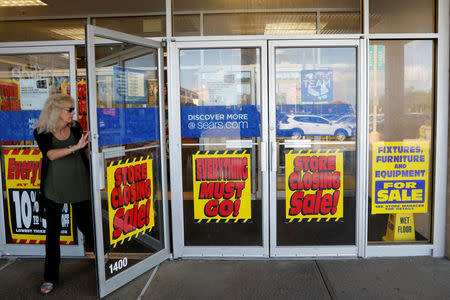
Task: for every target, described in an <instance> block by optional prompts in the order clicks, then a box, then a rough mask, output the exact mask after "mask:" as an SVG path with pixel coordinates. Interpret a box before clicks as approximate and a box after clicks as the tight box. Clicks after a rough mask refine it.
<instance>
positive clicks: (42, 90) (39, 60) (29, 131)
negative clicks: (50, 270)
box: [0, 53, 78, 244]
mask: <svg viewBox="0 0 450 300" xmlns="http://www.w3.org/2000/svg"><path fill="white" fill-rule="evenodd" d="M69 66H70V62H69V54H68V53H52V54H16V55H0V122H1V124H3V125H4V126H2V127H0V155H1V165H2V173H3V174H2V190H3V191H4V194H3V203H2V204H1V205H3V209H4V212H5V224H4V225H3V226H2V228H4V229H5V234H6V243H11V244H29V243H33V244H34V243H44V242H45V219H43V218H41V216H39V215H38V212H39V205H38V202H37V199H38V196H39V193H40V189H39V188H40V163H41V159H42V154H41V152H40V151H39V150H38V147H37V145H36V144H35V142H34V136H33V124H34V123H35V122H36V121H37V119H38V118H39V115H40V112H41V109H42V108H43V106H44V103H45V101H46V100H47V98H48V97H49V96H50V95H51V94H55V93H68V92H69V91H70V85H69V82H70V78H69ZM24 165H25V166H28V167H29V169H28V171H26V168H23V166H24ZM65 209H67V210H65V211H64V213H63V218H64V220H70V219H71V218H70V215H71V210H70V207H65ZM73 225H74V224H73V223H72V224H71V221H70V222H68V223H66V222H63V221H62V230H61V241H62V242H66V243H67V244H76V243H77V242H78V238H77V234H76V230H74V228H75V227H74V226H73ZM2 230H3V229H2Z"/></svg>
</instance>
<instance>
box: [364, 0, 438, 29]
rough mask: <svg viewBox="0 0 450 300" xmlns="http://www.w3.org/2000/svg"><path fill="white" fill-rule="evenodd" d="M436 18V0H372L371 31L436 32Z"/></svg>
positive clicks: (370, 13) (370, 6)
mask: <svg viewBox="0 0 450 300" xmlns="http://www.w3.org/2000/svg"><path fill="white" fill-rule="evenodd" d="M411 20H414V21H413V22H411ZM435 20H436V1H435V0H410V1H390V0H376V1H370V5H369V24H370V28H369V32H370V33H411V32H415V33H421V32H435Z"/></svg>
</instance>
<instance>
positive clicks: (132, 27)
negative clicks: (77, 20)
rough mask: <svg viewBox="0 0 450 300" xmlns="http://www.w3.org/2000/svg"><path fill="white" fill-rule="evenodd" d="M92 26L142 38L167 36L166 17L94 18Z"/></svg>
mask: <svg viewBox="0 0 450 300" xmlns="http://www.w3.org/2000/svg"><path fill="white" fill-rule="evenodd" d="M163 14H164V13H163ZM92 25H95V26H99V27H104V28H108V29H112V30H116V31H120V32H125V33H129V34H134V35H138V36H142V37H157V36H165V35H166V17H165V15H161V16H145V17H113V18H94V19H92Z"/></svg>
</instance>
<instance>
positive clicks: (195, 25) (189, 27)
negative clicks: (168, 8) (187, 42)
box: [173, 15, 200, 36]
mask: <svg viewBox="0 0 450 300" xmlns="http://www.w3.org/2000/svg"><path fill="white" fill-rule="evenodd" d="M173 35H174V36H189V35H200V15H175V16H173Z"/></svg>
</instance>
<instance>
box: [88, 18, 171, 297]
mask: <svg viewBox="0 0 450 300" xmlns="http://www.w3.org/2000/svg"><path fill="white" fill-rule="evenodd" d="M95 36H99V37H103V38H106V39H110V40H113V41H120V42H125V43H130V44H135V45H140V46H144V47H148V48H154V49H157V50H158V77H159V78H158V79H159V82H158V92H159V107H160V109H159V118H160V146H161V151H160V154H161V158H162V159H161V170H162V171H161V172H162V174H161V176H162V187H161V188H162V204H163V205H162V206H163V219H164V237H163V238H164V249H162V250H160V251H158V252H157V253H155V254H153V255H152V256H150V257H148V258H146V259H145V260H143V261H141V262H139V263H138V264H136V265H134V266H131V267H130V268H129V269H127V270H124V271H123V272H121V273H119V274H117V275H115V276H114V277H112V278H110V279H108V280H106V275H105V268H104V266H105V263H104V262H105V257H104V255H103V253H104V252H103V251H104V249H103V232H102V222H101V220H102V207H101V195H100V190H101V189H102V188H103V187H104V186H105V178H104V165H103V164H104V163H103V153H101V152H99V144H98V140H99V134H98V127H97V125H98V124H97V93H96V90H97V86H96V84H95V82H96V80H95V78H96V68H95V45H96V41H95V38H94V37H95ZM86 50H87V78H88V80H87V85H88V93H89V94H88V95H89V101H88V112H89V130H90V140H91V143H90V150H91V172H92V173H91V174H92V178H93V180H92V196H93V197H92V199H93V209H94V221H95V235H96V237H102V238H101V239H100V238H96V252H97V254H96V257H97V269H98V276H97V278H98V286H99V295H100V297H104V296H105V295H107V294H109V293H111V292H112V291H114V290H116V289H118V288H120V287H121V286H123V285H124V284H126V283H128V282H130V281H131V280H133V279H134V278H136V277H137V276H139V275H141V274H143V273H144V272H146V271H148V270H149V269H151V268H153V267H154V266H156V265H158V264H160V263H161V262H163V261H165V260H166V259H168V258H170V237H169V232H170V228H169V222H168V201H167V184H166V183H167V167H166V160H165V158H166V141H165V136H166V133H165V126H164V125H165V109H164V107H165V105H164V50H163V49H162V46H161V43H160V42H157V41H152V40H149V39H144V38H141V37H137V36H133V35H129V34H125V33H121V32H117V31H113V30H109V29H104V28H100V27H96V26H93V25H86ZM92 79H94V80H92ZM92 82H94V84H92ZM90 83H91V84H90ZM98 220H100V222H99V221H98ZM99 253H100V254H101V255H99Z"/></svg>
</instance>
